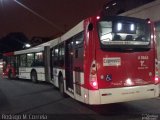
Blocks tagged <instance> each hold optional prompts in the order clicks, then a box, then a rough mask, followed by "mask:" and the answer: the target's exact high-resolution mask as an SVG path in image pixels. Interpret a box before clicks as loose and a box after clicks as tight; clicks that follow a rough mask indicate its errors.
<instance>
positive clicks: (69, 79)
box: [65, 41, 74, 93]
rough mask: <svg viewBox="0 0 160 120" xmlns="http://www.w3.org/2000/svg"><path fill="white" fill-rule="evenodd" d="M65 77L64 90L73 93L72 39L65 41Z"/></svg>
mask: <svg viewBox="0 0 160 120" xmlns="http://www.w3.org/2000/svg"><path fill="white" fill-rule="evenodd" d="M65 52H66V53H65V78H66V90H67V91H69V92H71V93H74V91H73V54H74V50H73V41H68V42H67V43H66V50H65Z"/></svg>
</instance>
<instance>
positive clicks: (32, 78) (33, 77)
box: [31, 70, 38, 83]
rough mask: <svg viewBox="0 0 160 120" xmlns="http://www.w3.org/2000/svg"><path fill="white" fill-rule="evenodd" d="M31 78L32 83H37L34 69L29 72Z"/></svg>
mask: <svg viewBox="0 0 160 120" xmlns="http://www.w3.org/2000/svg"><path fill="white" fill-rule="evenodd" d="M31 80H32V82H34V83H37V82H38V80H37V72H36V71H35V70H33V71H32V72H31Z"/></svg>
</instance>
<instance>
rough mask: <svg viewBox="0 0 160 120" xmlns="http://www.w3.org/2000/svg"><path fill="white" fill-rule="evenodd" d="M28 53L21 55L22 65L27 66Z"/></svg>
mask: <svg viewBox="0 0 160 120" xmlns="http://www.w3.org/2000/svg"><path fill="white" fill-rule="evenodd" d="M26 58H27V56H26V54H22V55H20V67H26Z"/></svg>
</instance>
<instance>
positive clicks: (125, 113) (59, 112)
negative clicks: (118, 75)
mask: <svg viewBox="0 0 160 120" xmlns="http://www.w3.org/2000/svg"><path fill="white" fill-rule="evenodd" d="M10 118H11V119H10ZM0 119H3V120H12V119H14V120H15V119H18V120H21V119H22V120H24V119H25V120H33V119H43V120H49V119H52V120H59V119H63V120H66V119H67V120H68V119H69V120H160V99H159V98H155V99H148V100H140V101H132V102H125V103H115V104H108V105H94V106H90V105H86V104H83V103H80V102H78V101H76V100H74V99H72V98H70V97H67V98H64V97H62V96H61V95H60V93H59V91H58V89H56V88H54V87H53V85H51V84H48V83H45V82H40V83H38V84H34V83H32V82H31V81H29V80H8V79H0Z"/></svg>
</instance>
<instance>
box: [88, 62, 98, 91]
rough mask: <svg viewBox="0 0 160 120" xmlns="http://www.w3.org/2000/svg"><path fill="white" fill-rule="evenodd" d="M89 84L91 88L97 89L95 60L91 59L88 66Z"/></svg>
mask: <svg viewBox="0 0 160 120" xmlns="http://www.w3.org/2000/svg"><path fill="white" fill-rule="evenodd" d="M89 82H90V85H91V87H92V88H93V89H98V83H97V68H96V61H95V60H93V62H92V64H91V68H90V81H89Z"/></svg>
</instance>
